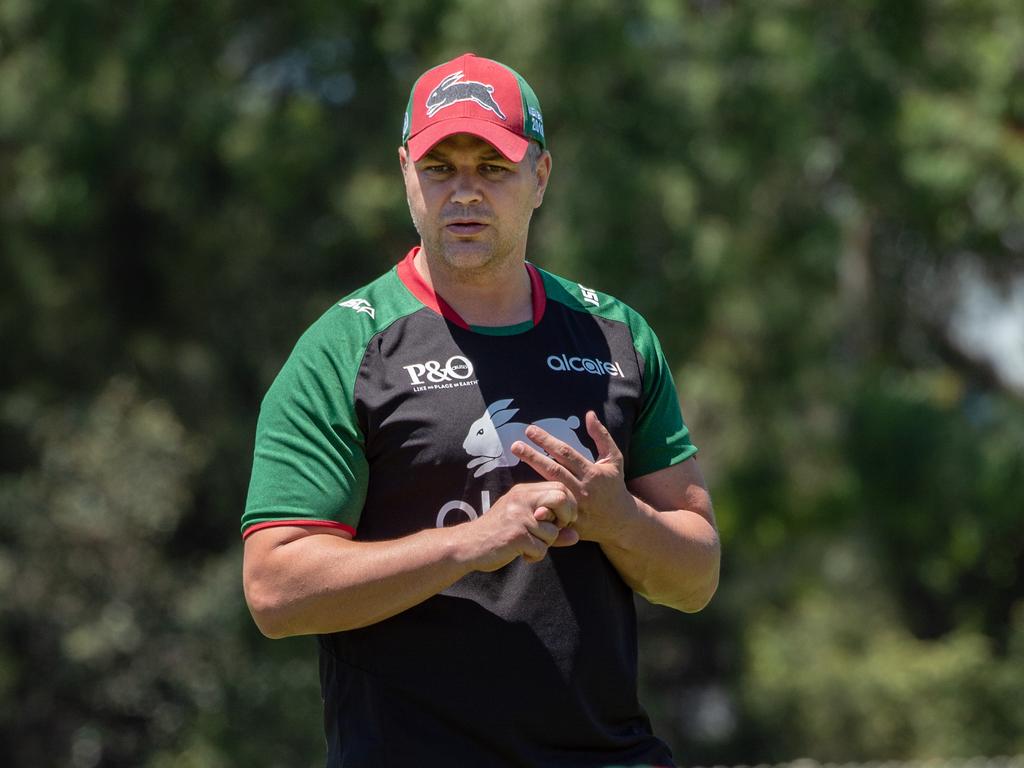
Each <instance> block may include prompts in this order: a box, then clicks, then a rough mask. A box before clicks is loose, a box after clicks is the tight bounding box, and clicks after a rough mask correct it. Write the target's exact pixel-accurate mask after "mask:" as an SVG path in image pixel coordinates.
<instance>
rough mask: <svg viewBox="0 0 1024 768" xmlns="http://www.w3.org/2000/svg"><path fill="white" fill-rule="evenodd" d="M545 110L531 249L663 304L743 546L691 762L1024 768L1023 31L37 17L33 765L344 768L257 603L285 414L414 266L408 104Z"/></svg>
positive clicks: (3, 601)
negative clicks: (270, 389)
mask: <svg viewBox="0 0 1024 768" xmlns="http://www.w3.org/2000/svg"><path fill="white" fill-rule="evenodd" d="M467 50H471V51H474V52H476V53H479V54H481V55H486V56H490V57H492V58H497V59H499V60H502V61H505V62H507V63H509V64H510V65H512V66H513V67H514V68H515V69H517V70H518V71H520V72H521V73H522V74H523V75H524V76H525V77H526V78H527V79H528V80H529V81H530V83H531V84H532V85H533V87H534V88H535V90H536V91H537V93H538V94H539V96H540V100H541V103H542V105H543V107H544V116H545V125H546V131H547V135H548V137H549V140H550V148H551V150H552V153H553V156H554V175H553V177H552V186H551V188H550V190H549V193H548V196H547V199H546V201H545V204H544V207H543V208H542V209H541V210H540V212H539V213H538V215H537V217H536V218H535V220H534V227H533V231H532V237H531V244H530V256H531V258H532V259H533V260H534V261H536V262H537V263H538V264H540V265H541V266H544V267H546V268H549V269H551V270H554V271H556V272H559V273H563V274H566V275H569V276H572V277H574V278H576V279H579V280H580V281H581V282H584V284H586V285H590V286H593V287H595V288H597V289H600V290H604V291H609V292H611V293H614V294H616V295H618V296H619V297H620V298H622V299H624V300H626V301H627V302H629V303H630V304H632V305H633V306H635V307H637V308H638V309H640V310H641V311H642V312H643V313H644V314H645V315H646V316H647V318H648V319H649V320H650V322H651V324H652V325H653V326H654V328H655V330H656V331H657V332H658V334H659V335H660V337H661V340H662V342H663V344H664V347H665V349H666V352H667V355H668V357H669V360H670V361H671V363H672V366H673V369H674V372H675V376H676V383H677V385H678V387H679V391H680V398H681V401H682V405H683V412H684V415H685V416H686V418H687V420H688V422H689V424H690V426H691V429H692V432H693V434H694V436H695V440H696V442H697V443H698V445H699V446H700V447H701V449H702V452H701V454H700V461H701V464H702V466H703V468H704V470H705V473H706V474H707V476H708V478H709V481H710V483H711V486H712V491H713V494H714V498H715V506H716V511H717V515H718V521H719V524H720V527H721V532H722V538H723V543H724V562H723V577H722V586H721V588H720V591H719V593H718V596H717V597H716V599H715V601H714V602H713V603H712V605H711V606H710V607H709V608H707V609H706V610H705V611H704V612H702V613H700V614H697V615H693V616H688V615H683V614H677V613H673V612H671V611H669V610H667V609H662V608H655V607H651V606H648V605H646V604H643V605H641V606H640V618H641V636H642V647H641V665H642V687H643V691H642V696H643V700H644V702H645V703H646V706H647V708H648V710H649V713H650V715H651V717H652V720H653V722H654V724H655V727H656V729H657V730H658V732H659V733H660V734H661V735H662V736H663V737H664V738H665V739H666V740H668V741H669V742H670V744H671V745H672V747H673V749H674V751H675V754H676V756H677V759H678V760H679V761H680V762H681V763H682V764H685V765H710V764H737V763H748V764H749V763H762V762H777V761H789V760H793V759H796V758H800V757H808V758H812V759H814V760H819V761H835V762H846V761H876V760H915V759H917V760H920V759H928V758H955V757H971V756H995V755H1015V754H1021V753H1024V695H1022V691H1024V525H1022V522H1024V6H1022V5H1021V4H1020V2H1019V0H903V1H901V2H898V3H889V2H883V1H882V0H874V1H871V0H858V1H853V0H848V1H845V2H831V3H820V2H814V0H780V1H779V2H765V3H755V2H727V1H726V0H691V1H690V2H682V1H681V0H637V2H629V3H626V2H622V3H617V2H610V1H609V0H577V1H575V2H573V1H570V0H518V1H517V2H513V1H511V0H506V1H502V2H499V1H498V0H489V1H487V2H485V1H484V0H440V1H438V0H390V1H389V2H383V0H347V1H344V2H340V1H339V0H334V1H333V2H328V1H327V0H295V1H294V2H291V3H268V2H260V1H258V0H204V1H203V2H195V1H192V0H176V1H175V2H171V0H148V1H147V2H144V3H134V4H127V5H126V4H119V3H106V2H100V0H2V2H0V264H2V276H0V333H2V337H0V341H2V348H3V363H2V365H0V756H2V758H0V759H2V761H3V763H4V765H10V766H33V767H35V766H72V767H73V768H92V766H115V767H120V766H145V767H147V768H165V767H170V766H194V767H195V768H206V767H207V766H213V767H216V766H226V767H227V766H282V767H284V766H315V765H320V764H322V759H323V740H322V735H321V726H320V717H321V713H320V701H319V691H318V686H317V671H316V662H315V653H316V651H315V641H314V640H313V639H311V638H296V639H289V640H283V641H277V642H271V641H269V640H266V639H264V638H262V636H260V635H259V633H258V632H257V630H256V629H255V627H254V625H253V624H252V622H251V620H250V618H249V616H248V613H247V611H246V608H245V605H244V602H243V599H242V593H241V587H240V563H241V541H240V537H239V528H238V524H239V515H240V513H241V510H242V507H243V503H244V499H245V494H246V489H247V483H248V475H249V469H250V466H251V451H252V440H253V431H254V427H255V419H256V414H257V410H258V407H259V402H260V399H261V397H262V395H263V393H264V391H265V390H266V388H267V386H268V385H269V383H270V381H271V380H272V378H273V376H274V375H275V373H276V372H277V370H278V368H279V367H280V365H281V364H282V362H283V360H284V358H285V356H286V355H287V354H288V352H289V351H290V349H291V346H292V344H293V343H294V341H295V340H296V338H297V337H298V335H299V333H300V332H301V331H302V330H303V329H304V328H305V327H306V326H307V325H308V324H309V323H310V322H311V321H312V320H313V319H314V318H316V317H317V316H319V314H320V313H321V312H322V311H324V310H325V309H326V308H327V307H328V306H330V304H331V303H332V302H334V301H337V300H338V299H339V298H340V297H342V296H344V295H345V294H346V293H347V292H349V291H350V290H352V289H354V288H355V287H357V286H359V285H361V284H362V283H364V282H365V281H367V280H369V279H370V278H372V277H375V276H376V275H378V274H379V273H381V272H383V271H384V270H386V269H388V268H389V267H390V266H391V265H393V264H394V263H396V262H397V261H398V260H399V259H400V258H401V257H402V256H403V255H404V254H405V252H406V250H407V249H408V248H409V247H410V246H411V245H412V244H413V243H414V242H415V240H416V237H415V232H414V230H413V228H412V226H411V224H410V222H409V217H408V211H407V208H406V203H405V199H404V193H403V189H402V185H401V180H400V177H399V173H398V162H397V156H396V146H397V143H398V141H399V136H400V130H401V124H402V114H403V110H404V108H405V103H406V100H407V98H408V92H409V88H410V86H411V84H412V82H413V80H414V79H415V78H416V76H417V75H418V74H419V73H420V72H421V71H423V70H424V69H425V68H427V67H428V66H431V65H434V64H437V63H439V62H441V61H443V60H445V59H447V58H450V57H451V56H454V55H456V54H459V53H462V52H464V51H467Z"/></svg>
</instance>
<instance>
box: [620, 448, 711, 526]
mask: <svg viewBox="0 0 1024 768" xmlns="http://www.w3.org/2000/svg"><path fill="white" fill-rule="evenodd" d="M627 486H628V487H629V490H630V493H632V494H634V495H635V496H637V497H638V498H640V499H642V500H643V501H646V502H647V503H648V504H650V505H651V506H652V507H654V508H655V509H658V510H662V511H666V510H671V509H686V510H689V511H691V512H696V513H697V514H698V515H700V516H701V517H703V518H704V519H705V520H707V521H708V522H709V523H711V524H712V525H714V524H715V513H714V511H713V509H712V507H711V494H710V493H709V492H708V489H707V484H706V483H705V482H704V475H703V473H702V472H701V471H700V466H699V465H698V464H697V459H696V458H695V457H692V456H691V457H690V458H689V459H686V460H685V461H681V462H679V463H678V464H673V465H672V466H669V467H665V468H664V469H659V470H655V471H654V472H650V473H648V474H646V475H641V476H640V477H634V478H633V479H632V480H630V481H629V482H628V483H627Z"/></svg>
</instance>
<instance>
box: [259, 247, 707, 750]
mask: <svg viewBox="0 0 1024 768" xmlns="http://www.w3.org/2000/svg"><path fill="white" fill-rule="evenodd" d="M417 250H418V249H415V248H414V249H413V250H412V251H411V252H410V253H409V254H408V255H407V256H406V258H405V259H404V260H403V261H402V262H401V263H400V264H399V265H398V266H397V267H395V268H393V269H392V270H390V271H389V272H387V273H386V274H384V275H383V276H381V277H380V278H378V279H377V280H375V281H374V282H372V283H370V284H369V285H367V286H365V287H364V288H362V289H360V290H358V291H356V292H355V293H353V294H352V295H350V296H349V297H346V298H345V299H344V300H342V301H340V302H339V303H338V304H337V305H335V306H333V307H332V308H331V309H329V310H328V311H327V312H326V313H325V314H324V315H323V316H322V317H321V318H320V319H319V320H317V321H316V322H315V323H314V324H313V325H312V326H311V327H310V328H309V329H308V330H307V331H306V333H305V334H303V336H302V337H301V338H300V340H299V341H298V343H297V344H296V347H295V349H294V351H293V352H292V354H291V356H290V357H289V359H288V360H287V362H286V363H285V365H284V367H283V368H282V370H281V372H280V374H279V375H278V377H277V378H276V380H275V381H274V383H273V384H272V385H271V387H270V389H269V391H268V392H267V395H266V397H265V398H264V401H263V404H262V406H261V409H260V417H259V422H258V426H257V433H256V448H255V454H254V462H253V472H252V478H251V482H250V488H249V495H248V499H247V502H246V509H245V513H244V515H243V519H242V530H243V535H249V534H250V533H252V532H253V531H254V530H258V529H259V528H261V527H265V526H272V525H296V524H298V525H324V526H331V527H336V528H341V529H344V530H346V531H349V532H350V533H352V534H353V536H354V538H355V540H357V541H360V540H362V541H375V540H385V539H393V538H398V537H401V536H405V535H409V534H412V533H415V532H417V531H420V530H423V529H425V528H430V527H442V526H451V525H459V524H462V523H465V522H466V521H468V520H474V519H476V518H477V517H478V516H480V515H483V514H486V513H487V510H488V509H489V508H490V506H491V504H492V503H493V502H494V501H495V500H497V499H498V498H499V497H500V496H501V495H502V494H503V493H505V492H506V491H507V490H509V489H510V488H511V487H512V486H513V485H514V484H516V483H520V482H536V481H540V480H542V479H543V478H541V477H540V476H538V475H537V474H536V472H535V471H534V470H533V469H532V468H531V467H529V466H528V465H526V464H524V463H521V462H520V461H519V460H518V458H517V457H516V456H515V455H514V454H512V452H511V450H510V446H511V445H512V443H513V442H514V441H516V440H526V438H525V429H526V427H527V426H528V425H530V424H537V425H539V426H541V427H543V428H544V429H546V430H547V431H548V432H550V433H551V434H553V435H554V436H555V437H558V438H559V439H561V440H563V441H565V442H568V443H569V444H570V445H572V446H573V447H574V448H576V450H578V451H579V452H580V453H582V454H583V455H584V456H587V457H589V458H591V459H593V458H594V457H595V456H596V453H597V449H596V447H595V446H594V444H593V442H592V441H591V439H590V437H589V435H588V434H587V431H586V428H585V425H584V422H583V419H584V414H585V413H586V412H587V411H588V410H594V411H595V412H596V413H597V415H598V417H599V418H600V419H601V421H602V422H603V423H604V424H605V426H606V427H607V428H608V429H609V431H610V432H611V434H612V436H613V438H614V439H615V441H616V443H617V444H618V446H619V448H620V449H621V450H622V453H623V455H624V457H625V471H626V478H627V480H628V479H630V478H634V477H639V476H642V475H645V474H648V473H650V472H654V471H656V470H659V469H662V468H665V467H668V466H671V465H673V464H675V463H678V462H681V461H684V460H685V459H687V458H689V457H690V456H692V455H693V454H694V453H695V452H696V450H697V449H696V447H695V446H694V445H693V444H692V442H691V440H690V437H689V432H688V430H687V427H686V425H685V423H684V421H683V419H682V416H681V413H680V409H679V404H678V398H677V395H676V390H675V386H674V384H673V382H672V377H671V374H670V371H669V368H668V366H667V364H666V362H665V358H664V355H663V354H662V351H661V348H660V346H659V343H658V340H657V338H656V337H655V335H654V333H653V332H652V331H651V329H650V328H649V327H648V325H647V323H646V322H644V320H643V319H642V318H641V317H640V315H639V314H637V313H636V312H635V311H633V310H632V309H630V308H629V307H627V306H626V305H624V304H622V303H621V302H618V301H616V300H615V299H613V298H611V297H609V296H607V295H605V294H602V293H599V292H597V291H593V290H591V289H589V288H586V287H583V286H582V285H579V284H577V283H573V282H571V281H568V280H564V279H562V278H560V277H557V276H555V275H552V274H550V273H548V272H546V271H544V270H541V269H538V268H537V267H535V266H533V265H532V264H529V263H527V265H526V268H527V270H528V271H529V274H530V280H531V290H532V302H533V318H532V320H531V321H528V322H526V323H523V324H520V325H517V326H510V327H501V328H487V327H471V326H469V325H467V324H466V323H465V322H464V321H463V320H462V318H461V317H459V316H458V314H457V313H456V312H455V311H454V310H452V309H451V307H449V306H448V305H447V304H446V303H445V302H444V300H443V298H442V297H440V296H438V295H436V294H435V293H434V292H433V291H432V290H431V289H430V287H429V286H428V285H427V284H426V282H425V281H424V280H423V279H422V277H421V276H420V275H419V273H418V272H417V270H416V268H415V266H414V265H413V259H414V258H415V255H416V252H417ZM319 646H320V678H321V685H322V693H323V698H324V720H325V730H326V734H327V742H328V765H329V766H384V765H418V766H430V765H439V766H440V765H444V766H451V765H473V766H535V765H559V766H604V765H615V764H619V765H638V764H650V765H669V764H671V759H672V758H671V755H670V753H669V750H668V748H667V747H666V745H665V744H664V743H662V742H661V741H660V740H659V739H657V738H656V737H655V736H654V735H653V734H652V731H651V727H650V723H649V721H648V718H647V716H646V714H645V713H644V711H643V709H642V708H641V706H640V704H639V703H638V700H637V637H636V615H635V609H634V604H633V593H632V591H631V589H630V588H629V587H628V586H627V585H626V584H625V583H624V582H623V580H622V578H621V577H620V576H619V574H618V572H617V571H616V570H615V568H614V567H613V566H612V565H611V563H610V562H609V561H608V559H607V558H606V557H605V556H604V554H603V553H602V551H601V549H600V547H599V546H598V545H597V544H595V543H593V542H582V541H581V542H579V543H578V544H576V545H574V546H572V547H565V548H552V549H550V550H548V554H547V557H546V558H545V559H544V560H542V561H541V562H539V563H527V562H525V561H523V560H522V559H521V558H518V559H516V560H515V561H513V562H511V563H509V564H508V565H506V566H505V567H504V568H501V569H499V570H498V571H496V572H494V573H471V574H469V575H467V576H465V577H463V578H462V579H460V580H459V581H458V582H456V583H455V584H454V585H452V586H451V587H450V588H448V589H446V590H444V591H443V592H441V593H440V594H438V595H436V596H434V597H432V598H429V599H428V600H426V601H424V602H423V603H421V604H419V605H417V606H415V607H413V608H411V609H408V610H406V611H404V612H402V613H400V614H398V615H396V616H394V617H392V618H389V619H386V620H384V621H381V622H378V623H376V624H373V625H371V626H368V627H364V628H361V629H356V630H349V631H345V632H338V633H334V634H329V635H323V636H321V637H320V638H319Z"/></svg>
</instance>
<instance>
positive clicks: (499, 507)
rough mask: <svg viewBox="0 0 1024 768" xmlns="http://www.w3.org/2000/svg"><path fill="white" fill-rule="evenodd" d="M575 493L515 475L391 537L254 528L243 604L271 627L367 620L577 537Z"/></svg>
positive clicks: (273, 631)
mask: <svg viewBox="0 0 1024 768" xmlns="http://www.w3.org/2000/svg"><path fill="white" fill-rule="evenodd" d="M575 519H576V500H575V499H574V498H573V496H572V494H570V493H569V491H568V490H567V489H566V488H565V486H563V485H562V484H561V483H557V482H540V483H521V484H519V485H516V486H514V487H513V488H512V489H510V490H509V491H508V492H507V493H505V494H503V495H502V496H501V498H499V499H498V500H497V501H496V502H495V503H494V506H492V507H491V509H489V510H488V512H487V514H486V515H483V516H481V517H479V518H477V519H476V520H474V521H472V522H468V523H463V524H461V525H457V526H454V527H452V528H429V529H426V530H423V531H419V532H418V533H414V534H411V535H409V536H405V537H402V538H399V539H392V540H390V541H352V540H351V539H348V538H346V537H343V536H341V535H334V534H330V533H324V532H323V529H316V531H315V532H312V531H310V530H308V529H305V528H302V527H301V526H281V527H276V528H275V527H272V528H267V529H264V530H260V531H256V532H255V533H254V534H253V535H252V536H251V537H249V538H248V539H247V540H246V542H245V561H244V563H243V574H242V577H243V583H244V585H245V597H246V601H247V602H248V603H249V610H250V611H251V613H252V615H253V618H254V619H255V620H256V624H257V626H259V628H260V631H262V632H263V633H264V634H265V635H267V636H268V637H287V636H289V635H309V634H323V633H330V632H341V631H344V630H348V629H357V628H359V627H365V626H367V625H369V624H374V623H376V622H378V621H383V620H384V619H387V618H390V617H391V616H394V615H395V614H397V613H401V612H402V611H404V610H406V609H407V608H411V607H412V606H414V605H418V604H419V603H421V602H423V601H424V600H426V599H427V598H429V597H433V596H434V595H436V594H437V593H438V592H440V591H441V590H443V589H446V588H447V587H450V586H451V585H452V584H454V583H455V582H456V581H458V580H459V579H460V578H462V577H463V576H465V575H466V574H467V573H469V572H470V571H494V570H497V569H498V568H501V567H503V566H505V565H507V564H508V563H509V562H511V561H512V560H514V559H515V558H517V557H522V558H523V559H525V560H527V561H528V562H536V561H538V560H541V559H542V558H543V557H544V556H545V555H546V554H547V549H548V547H550V546H570V545H572V544H574V543H575V542H576V541H577V540H578V538H579V537H578V536H577V535H576V532H575V531H574V530H572V529H571V528H568V527H567V526H569V525H570V524H571V523H572V522H573V521H574V520H575Z"/></svg>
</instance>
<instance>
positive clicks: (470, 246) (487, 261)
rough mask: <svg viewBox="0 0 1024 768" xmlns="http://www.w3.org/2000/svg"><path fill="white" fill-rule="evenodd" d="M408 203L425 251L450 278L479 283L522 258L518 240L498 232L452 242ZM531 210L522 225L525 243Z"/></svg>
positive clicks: (441, 229) (441, 230)
mask: <svg viewBox="0 0 1024 768" xmlns="http://www.w3.org/2000/svg"><path fill="white" fill-rule="evenodd" d="M406 202H408V204H409V213H410V215H411V217H412V223H413V226H415V227H416V231H417V232H418V233H419V236H420V241H421V242H422V243H423V248H424V250H425V251H426V252H427V255H428V257H429V258H430V259H431V261H432V263H433V264H435V265H437V266H442V267H443V268H444V269H445V272H446V273H447V274H448V276H449V278H450V279H453V280H456V281H459V282H464V283H476V282H480V281H481V280H485V279H486V278H488V277H490V276H492V275H496V274H500V273H501V272H503V271H506V270H508V269H509V268H510V267H512V266H514V264H513V263H516V264H518V262H521V261H522V257H521V256H520V255H519V253H518V249H517V245H518V243H519V240H518V238H516V237H515V236H509V235H505V236H502V234H501V232H500V231H499V232H498V233H497V237H496V238H494V239H489V240H482V241H464V242H463V243H459V242H458V241H455V242H453V241H450V240H447V239H446V238H445V237H444V232H443V228H436V229H435V228H432V227H428V226H425V225H424V222H423V221H422V220H421V218H420V216H419V215H418V214H417V212H416V209H415V207H414V206H413V204H412V201H411V200H409V199H408V198H406ZM532 213H533V211H530V214H529V215H528V216H527V218H526V221H525V222H523V223H522V225H521V229H522V232H523V235H522V238H523V241H524V242H525V239H526V233H527V232H528V229H529V225H530V218H532ZM491 226H494V225H493V224H492V225H491Z"/></svg>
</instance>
